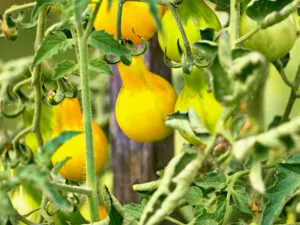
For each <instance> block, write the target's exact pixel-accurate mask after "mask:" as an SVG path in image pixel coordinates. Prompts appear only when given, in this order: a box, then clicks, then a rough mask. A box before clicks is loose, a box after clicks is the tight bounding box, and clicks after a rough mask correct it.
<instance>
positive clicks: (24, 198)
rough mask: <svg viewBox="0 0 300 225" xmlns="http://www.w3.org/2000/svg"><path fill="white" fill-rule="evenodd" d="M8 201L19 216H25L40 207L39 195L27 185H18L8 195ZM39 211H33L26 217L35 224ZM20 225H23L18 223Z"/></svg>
mask: <svg viewBox="0 0 300 225" xmlns="http://www.w3.org/2000/svg"><path fill="white" fill-rule="evenodd" d="M10 199H11V203H12V205H13V207H14V208H15V209H16V210H17V212H18V213H19V214H20V215H25V214H28V213H30V212H32V211H33V210H35V209H38V208H39V207H40V201H41V194H40V193H36V191H34V190H33V189H32V188H31V187H29V186H27V185H24V184H22V185H19V186H18V187H16V188H15V189H14V190H12V192H11V194H10ZM39 213H40V210H37V211H35V212H34V213H32V214H30V215H29V216H28V217H26V219H27V220H29V221H31V222H34V223H35V222H36V221H37V219H38V216H39ZM20 224H24V223H23V222H20Z"/></svg>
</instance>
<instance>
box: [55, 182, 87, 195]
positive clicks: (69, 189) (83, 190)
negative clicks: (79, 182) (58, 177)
mask: <svg viewBox="0 0 300 225" xmlns="http://www.w3.org/2000/svg"><path fill="white" fill-rule="evenodd" d="M52 185H53V186H54V187H55V188H56V189H58V190H60V191H64V192H72V193H78V194H84V195H91V193H92V190H91V189H89V188H84V187H78V186H72V185H67V184H59V183H52Z"/></svg>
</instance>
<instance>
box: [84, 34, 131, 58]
mask: <svg viewBox="0 0 300 225" xmlns="http://www.w3.org/2000/svg"><path fill="white" fill-rule="evenodd" d="M89 43H90V44H91V45H92V46H94V47H95V48H97V49H99V50H100V51H103V52H105V53H107V54H110V55H114V56H122V55H125V54H126V53H128V52H129V51H128V50H127V48H126V47H125V46H123V45H121V44H120V43H119V42H118V41H117V40H116V39H114V37H113V35H111V34H108V33H105V31H104V30H100V31H94V32H93V33H92V34H91V36H90V38H89Z"/></svg>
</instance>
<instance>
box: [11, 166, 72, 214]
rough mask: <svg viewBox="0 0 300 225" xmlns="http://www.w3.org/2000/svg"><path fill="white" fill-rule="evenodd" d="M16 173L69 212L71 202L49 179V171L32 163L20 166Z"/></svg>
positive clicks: (24, 181)
mask: <svg viewBox="0 0 300 225" xmlns="http://www.w3.org/2000/svg"><path fill="white" fill-rule="evenodd" d="M15 172H16V173H15V175H16V176H17V177H18V178H20V179H21V181H22V183H25V184H30V185H34V187H35V188H37V189H39V190H40V191H41V192H43V194H44V195H45V196H46V197H47V198H48V199H50V200H51V201H53V202H54V203H55V204H56V205H57V206H58V207H59V208H60V209H61V210H62V211H65V212H68V211H69V210H70V209H71V206H70V205H69V203H68V202H67V201H66V200H65V199H64V198H63V197H62V196H61V194H59V192H58V191H57V190H56V189H55V187H54V186H53V185H52V183H51V182H49V180H48V176H49V171H47V170H46V169H43V168H42V167H40V166H38V165H35V164H30V165H26V166H21V167H18V168H17V169H16V171H15Z"/></svg>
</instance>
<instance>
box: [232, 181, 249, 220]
mask: <svg viewBox="0 0 300 225" xmlns="http://www.w3.org/2000/svg"><path fill="white" fill-rule="evenodd" d="M230 191H231V196H232V198H233V201H234V202H235V204H236V206H237V208H238V209H239V210H240V211H241V212H243V213H247V214H252V211H251V208H250V197H249V193H248V192H247V190H246V188H245V187H244V186H241V185H235V186H234V187H233V188H232V189H231V190H230Z"/></svg>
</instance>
